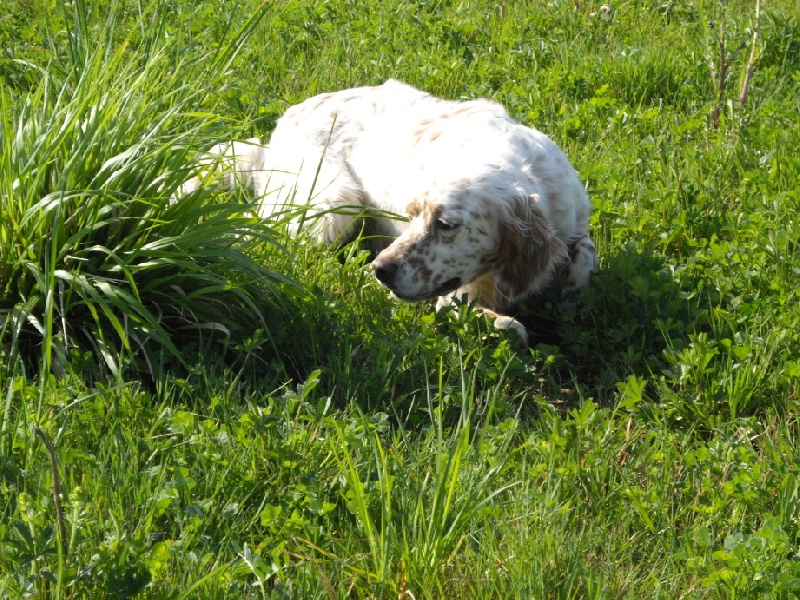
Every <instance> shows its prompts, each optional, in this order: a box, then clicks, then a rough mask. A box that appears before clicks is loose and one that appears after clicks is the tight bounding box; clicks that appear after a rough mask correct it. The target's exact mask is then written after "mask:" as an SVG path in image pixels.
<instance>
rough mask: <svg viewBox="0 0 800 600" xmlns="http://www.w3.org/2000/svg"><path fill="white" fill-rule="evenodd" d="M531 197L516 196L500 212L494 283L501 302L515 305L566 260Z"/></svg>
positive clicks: (544, 281)
mask: <svg viewBox="0 0 800 600" xmlns="http://www.w3.org/2000/svg"><path fill="white" fill-rule="evenodd" d="M568 258H569V255H568V251H567V246H566V244H564V242H563V241H561V239H560V238H559V237H558V236H556V234H555V232H554V231H553V228H552V227H551V225H550V222H549V221H548V220H547V217H546V216H545V215H544V213H543V212H542V210H541V209H540V208H539V207H538V206H537V205H536V202H535V198H524V197H523V198H519V199H517V200H516V201H515V202H514V203H513V205H512V206H511V207H510V208H509V209H506V210H503V211H502V214H501V215H500V241H499V244H498V249H497V257H496V269H495V285H496V286H497V291H498V292H499V294H500V298H499V299H498V300H500V299H502V302H503V303H507V304H515V303H517V302H518V301H520V300H522V299H523V298H524V297H526V296H528V295H530V294H532V293H533V292H535V291H537V290H539V289H541V288H542V287H543V286H544V285H546V284H547V282H548V280H549V278H550V276H551V275H552V274H553V270H554V269H555V267H556V266H557V265H558V264H559V263H561V262H563V261H566V260H568Z"/></svg>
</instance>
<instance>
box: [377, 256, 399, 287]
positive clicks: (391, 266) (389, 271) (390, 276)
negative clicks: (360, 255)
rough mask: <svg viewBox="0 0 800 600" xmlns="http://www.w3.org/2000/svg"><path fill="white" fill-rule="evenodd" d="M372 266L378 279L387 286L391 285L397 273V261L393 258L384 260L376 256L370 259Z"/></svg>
mask: <svg viewBox="0 0 800 600" xmlns="http://www.w3.org/2000/svg"><path fill="white" fill-rule="evenodd" d="M372 268H373V270H374V271H375V277H376V278H377V279H378V281H380V282H381V283H382V284H383V285H385V286H387V287H391V284H392V282H393V281H394V277H395V274H396V273H397V263H396V262H395V261H393V260H384V259H382V258H381V257H378V258H376V259H375V260H373V261H372Z"/></svg>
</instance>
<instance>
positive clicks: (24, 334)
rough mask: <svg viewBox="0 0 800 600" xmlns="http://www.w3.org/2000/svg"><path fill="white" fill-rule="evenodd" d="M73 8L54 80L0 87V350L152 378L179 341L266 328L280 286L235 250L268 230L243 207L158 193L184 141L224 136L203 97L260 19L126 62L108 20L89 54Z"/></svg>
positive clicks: (186, 151) (182, 155)
mask: <svg viewBox="0 0 800 600" xmlns="http://www.w3.org/2000/svg"><path fill="white" fill-rule="evenodd" d="M75 11H76V19H75V23H76V25H75V29H74V30H72V31H70V33H69V39H70V44H69V49H70V52H69V57H70V62H69V68H68V69H65V70H64V74H63V75H61V76H59V75H57V74H56V72H55V71H48V72H45V73H44V74H43V78H42V80H41V83H40V84H39V86H38V87H37V88H36V89H35V90H34V91H33V92H31V93H30V94H29V95H28V97H27V99H26V100H25V101H24V102H14V103H12V104H10V103H9V101H8V98H7V97H6V96H5V95H4V93H2V92H0V94H2V95H0V106H2V108H3V110H2V115H3V116H2V119H3V120H2V127H0V147H2V148H3V153H2V156H3V158H2V160H0V163H1V164H0V173H2V176H3V177H2V179H3V184H2V189H0V198H2V206H1V207H0V311H2V312H0V343H2V344H4V345H7V346H10V347H11V352H10V355H11V356H17V355H19V356H22V357H24V358H25V359H26V360H27V361H28V363H29V364H32V363H31V360H32V358H33V356H34V355H35V354H36V353H37V352H39V350H40V351H41V359H42V366H43V368H44V370H45V371H48V370H50V369H51V368H52V369H53V370H54V371H55V372H57V373H62V372H64V370H66V369H67V368H68V363H69V355H70V353H71V352H72V351H73V350H75V351H78V352H80V351H84V350H87V349H88V350H90V351H91V352H93V353H94V354H95V355H96V356H97V357H98V358H99V359H100V361H99V362H100V363H101V364H102V365H104V367H106V368H107V369H109V370H110V371H111V372H112V373H113V374H115V375H119V372H120V369H121V367H122V365H123V364H124V363H125V361H124V359H121V355H125V356H138V357H139V359H143V360H141V362H140V363H139V364H140V368H142V369H143V370H144V371H146V372H149V374H150V375H151V376H154V375H155V373H156V371H157V370H158V365H157V364H156V362H157V361H159V360H161V359H162V358H163V357H164V356H167V357H169V358H171V359H176V360H178V361H180V360H181V359H182V347H181V344H183V343H185V342H186V341H187V340H195V341H194V342H193V343H195V344H196V343H200V342H201V340H202V339H206V338H218V339H222V340H226V339H227V340H230V339H233V340H236V339H240V338H241V337H242V336H244V335H248V334H250V333H251V332H252V331H253V329H254V325H255V326H259V325H260V326H261V327H262V328H266V327H267V324H268V322H269V319H270V317H269V311H270V310H272V309H274V307H275V299H276V293H275V288H276V285H277V284H278V283H279V282H281V281H283V280H285V279H284V278H281V277H279V276H278V275H277V274H275V273H272V272H270V271H268V270H266V269H264V268H263V267H262V266H261V265H260V264H259V263H257V262H256V261H255V260H253V259H252V258H251V257H250V254H249V253H248V246H250V247H252V246H254V245H256V244H262V243H267V244H272V245H275V239H274V237H273V236H272V234H271V232H270V230H269V229H268V228H266V227H263V226H259V227H255V226H254V225H255V221H254V220H253V219H252V218H251V217H250V216H249V214H248V211H247V206H246V205H244V204H242V203H236V202H226V203H214V202H209V201H208V194H205V195H204V194H196V195H194V196H190V197H186V198H182V199H181V200H180V201H179V202H172V201H170V197H171V195H172V193H173V192H174V190H175V189H176V187H177V186H178V185H179V184H180V183H181V182H182V181H183V180H185V178H186V177H187V176H188V175H189V174H190V173H189V171H188V170H187V167H186V165H187V164H191V160H192V159H193V158H194V155H195V153H196V152H197V150H198V149H201V148H204V147H207V145H209V144H210V143H212V142H214V141H216V139H217V137H218V136H221V135H224V136H225V137H226V138H227V137H228V136H229V135H231V132H232V131H233V132H235V131H236V130H237V129H239V125H237V124H236V123H232V122H230V121H229V120H225V119H223V118H221V117H218V116H216V115H215V114H214V113H213V112H211V111H210V110H207V109H208V108H209V107H208V102H207V100H206V98H207V97H208V96H209V92H210V90H213V89H222V88H223V87H224V85H225V83H224V82H225V78H226V76H227V74H228V73H229V70H230V63H231V61H232V59H233V58H234V57H235V56H236V54H237V52H238V51H239V49H240V48H241V46H242V45H243V44H244V43H245V41H246V40H247V38H248V36H249V35H250V34H251V33H252V31H253V29H254V27H255V25H256V24H257V22H258V19H259V17H260V16H261V15H262V14H263V13H262V12H256V13H255V14H254V15H253V16H252V17H251V19H250V20H249V21H248V22H246V23H245V25H244V26H243V27H242V28H241V30H239V31H238V32H236V33H234V34H232V35H231V36H230V39H229V40H227V43H226V44H225V45H224V46H221V47H219V48H217V49H216V50H215V51H213V52H210V53H207V54H205V55H202V56H197V57H182V56H181V55H180V52H179V50H178V49H175V48H172V47H171V46H170V45H168V44H164V43H162V44H156V43H147V40H145V41H144V42H143V45H144V46H145V50H144V52H143V53H141V54H139V56H137V59H136V60H131V53H130V50H129V49H128V48H127V47H126V45H125V44H122V45H121V46H119V47H115V46H114V45H113V43H112V41H111V34H112V32H113V22H112V21H111V19H109V22H107V23H106V26H107V32H106V37H105V38H104V40H103V43H100V44H99V45H97V46H96V47H95V48H94V49H93V50H90V49H89V48H90V47H91V42H90V39H89V33H88V32H87V25H86V8H85V6H83V4H82V3H81V2H78V3H76V5H75ZM160 19H161V21H158V20H156V22H155V23H154V24H153V25H152V27H153V29H154V31H155V32H157V31H161V30H162V29H163V24H164V23H163V20H164V19H166V15H164V14H162V15H160ZM150 41H151V42H152V40H150ZM197 80H202V81H205V82H206V84H207V86H208V87H207V88H199V87H197V86H196V85H194V83H193V82H195V81H197ZM269 324H270V325H272V323H269Z"/></svg>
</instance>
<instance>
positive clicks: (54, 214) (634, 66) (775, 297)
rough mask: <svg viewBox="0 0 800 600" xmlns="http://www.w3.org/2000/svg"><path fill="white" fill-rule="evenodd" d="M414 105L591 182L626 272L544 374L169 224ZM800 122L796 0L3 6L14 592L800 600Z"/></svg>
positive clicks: (245, 222) (277, 254) (286, 246)
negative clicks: (318, 130)
mask: <svg viewBox="0 0 800 600" xmlns="http://www.w3.org/2000/svg"><path fill="white" fill-rule="evenodd" d="M390 77H394V78H397V79H401V80H403V81H405V82H407V83H409V84H412V85H415V86H417V87H420V88H423V89H425V90H427V91H429V92H431V93H434V94H436V95H438V96H442V97H447V98H475V97H490V98H493V99H495V100H497V101H499V102H501V103H502V104H503V105H505V106H506V107H507V109H508V111H509V112H510V114H511V115H512V116H513V117H514V118H516V119H517V120H519V121H521V122H523V123H527V124H530V125H534V126H536V127H537V128H539V129H541V130H542V131H544V132H546V133H547V134H548V135H550V136H551V137H552V138H553V139H555V140H556V141H557V142H558V143H559V144H560V145H561V146H562V147H563V149H564V150H565V152H566V153H567V155H568V156H569V157H570V159H571V161H572V162H573V164H574V165H575V167H576V169H577V170H578V172H579V173H580V175H581V178H582V179H583V180H584V181H585V183H586V186H587V189H588V190H589V194H590V197H591V200H592V204H593V206H594V212H593V215H592V221H591V232H590V233H591V236H592V238H593V239H594V240H595V242H596V244H597V247H598V252H599V255H600V265H601V269H600V271H599V272H598V273H597V274H596V275H595V277H594V278H593V281H592V285H591V287H590V288H589V289H587V290H585V291H583V292H581V294H580V296H579V298H577V300H576V302H574V303H572V304H571V305H569V306H562V305H561V304H560V302H559V301H558V296H557V293H556V292H555V291H552V292H547V293H544V294H542V295H541V297H537V298H535V299H532V300H531V302H529V303H528V305H526V306H525V307H523V312H522V315H521V317H520V318H521V319H522V320H523V321H524V322H525V323H526V324H527V325H528V326H529V328H530V331H531V335H532V339H533V341H534V343H533V345H532V347H531V348H530V349H529V350H522V349H520V347H519V344H518V341H517V339H516V338H515V335H514V334H513V333H511V334H506V333H505V332H502V331H497V330H495V329H494V328H493V327H492V324H491V322H490V321H488V320H487V319H486V318H485V317H482V316H480V315H478V314H476V313H475V312H474V311H472V310H470V307H469V306H466V305H459V306H458V307H456V309H455V310H451V311H442V312H439V313H436V312H435V311H434V307H433V306H432V305H430V304H419V305H408V304H402V303H398V302H396V301H393V300H392V299H390V298H389V297H388V295H387V293H386V292H385V290H384V289H383V288H381V287H380V285H379V284H378V283H377V282H376V281H375V280H374V278H373V276H372V270H371V269H370V267H369V259H370V257H369V255H368V253H367V252H366V250H364V244H363V243H362V242H363V240H354V241H353V242H352V243H349V244H347V245H344V246H337V247H319V246H315V245H314V244H312V243H311V242H310V241H309V240H308V239H303V237H302V236H301V237H300V238H298V239H291V238H289V237H288V236H287V235H286V233H285V231H284V229H285V225H286V222H287V220H288V219H290V218H291V217H292V215H291V214H286V215H281V216H280V217H278V218H276V219H275V220H274V221H271V222H262V221H259V220H258V218H257V217H256V216H255V213H254V211H253V210H252V209H253V206H252V200H253V199H252V198H249V197H248V196H247V195H246V193H244V192H243V191H239V190H236V191H233V192H231V193H214V192H213V191H212V190H203V191H201V192H200V193H198V194H194V195H192V196H189V197H187V198H186V199H185V201H181V202H179V203H173V202H170V196H171V195H172V193H173V192H174V191H175V189H176V188H177V187H178V186H179V185H180V184H181V182H183V181H184V180H185V179H186V178H187V177H188V176H189V175H190V174H191V173H192V169H193V165H194V164H196V163H195V162H194V161H195V160H196V158H197V156H198V153H199V152H202V151H203V150H204V149H207V148H209V147H211V146H212V145H213V144H215V143H218V142H220V141H222V140H227V139H232V138H240V137H251V136H255V135H257V136H261V137H264V138H268V136H269V132H270V131H271V129H272V127H273V126H274V123H275V121H276V119H277V118H278V117H279V116H280V114H282V112H283V111H284V110H285V109H286V108H287V107H288V106H290V105H291V104H294V103H297V102H300V101H302V100H303V99H305V98H307V97H309V96H311V95H314V94H317V93H320V92H323V91H332V90H337V89H342V88H346V87H351V86H358V85H372V84H379V83H382V82H383V81H385V80H386V79H388V78H390ZM798 89H800V11H798V7H797V3H796V1H795V0H774V1H772V2H763V5H762V3H761V2H760V0H747V1H740V0H735V1H731V2H727V1H723V0H674V1H672V0H664V1H659V2H645V1H644V0H618V2H616V3H614V6H613V10H607V9H605V8H601V2H599V0H598V1H596V2H590V1H587V0H554V1H552V2H544V1H542V2H539V1H531V2H515V1H513V0H505V1H504V0H499V1H498V0H495V1H493V2H489V1H487V0H463V1H458V0H428V1H422V0H420V1H417V2H402V1H400V0H386V1H383V2H378V1H369V2H356V1H354V0H340V1H330V0H308V1H300V0H275V1H274V2H264V3H259V2H256V1H255V0H233V1H230V2H211V1H209V0H194V1H190V2H178V1H168V0H157V1H155V2H152V3H149V4H143V3H141V2H133V1H130V0H118V1H116V2H111V1H108V0H101V1H98V2H92V3H89V2H85V0H75V1H74V2H71V3H59V2H55V0H10V2H8V1H7V2H6V3H5V4H4V7H3V9H2V12H0V398H2V401H0V415H1V416H2V421H1V424H0V515H2V517H1V518H0V596H3V597H12V598H17V597H20V598H21V597H34V596H36V597H44V598H98V597H134V596H136V597H140V598H170V599H172V598H259V597H261V598H367V597H369V598H392V599H395V598H408V599H409V600H413V599H415V598H416V599H421V598H525V599H529V598H647V599H652V598H668V599H675V598H692V599H694V598H792V597H797V595H799V594H800V454H798V451H797V449H796V446H797V442H798V437H799V436H800V424H798V409H800V397H799V394H798V392H800V341H798V339H797V335H796V332H797V331H798V330H800V304H799V303H798V293H797V281H798V278H799V277H800V251H799V249H798V235H799V234H798V230H799V228H798V224H797V219H798V217H797V215H798V209H800V187H798V180H800V157H799V156H798V148H800V94H798ZM743 92H744V93H743Z"/></svg>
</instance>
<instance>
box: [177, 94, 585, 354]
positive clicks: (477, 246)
mask: <svg viewBox="0 0 800 600" xmlns="http://www.w3.org/2000/svg"><path fill="white" fill-rule="evenodd" d="M204 162H206V163H207V164H214V165H216V166H217V171H218V172H219V173H221V174H222V176H223V179H224V182H225V184H226V185H227V186H228V187H231V186H233V185H234V184H236V183H242V184H246V185H249V186H250V188H251V189H252V191H253V193H254V194H255V196H256V197H257V198H258V201H259V203H260V204H259V206H260V213H261V216H263V217H264V218H269V217H270V216H272V215H274V214H275V213H276V212H277V211H282V210H284V209H285V208H286V207H287V205H292V206H296V205H298V204H304V205H307V210H306V211H304V213H303V214H302V216H301V217H298V218H297V219H295V220H294V221H293V223H292V229H293V231H294V232H296V231H297V230H298V229H299V228H300V227H301V226H307V227H309V228H310V229H311V232H312V233H313V235H314V236H315V237H316V238H317V239H318V240H319V241H321V242H325V243H330V242H334V241H337V240H341V239H343V238H345V237H347V236H348V235H351V234H352V233H354V232H355V230H356V227H357V226H358V224H359V223H360V222H361V219H362V217H364V216H371V217H372V218H369V219H368V220H367V227H368V228H369V229H368V231H369V232H370V234H371V235H374V236H375V237H374V238H372V239H374V240H378V241H379V243H380V242H381V241H382V244H381V245H379V246H378V248H377V250H382V251H380V253H379V254H378V255H377V257H376V258H375V259H374V261H373V262H372V268H373V269H374V270H375V276H376V277H377V279H378V280H379V281H380V282H381V283H382V284H383V285H385V286H386V287H387V288H389V290H391V293H392V294H393V295H394V296H395V297H397V298H399V299H401V300H405V301H409V302H413V301H418V300H425V299H429V298H437V297H438V298H439V302H438V304H439V305H440V306H441V305H443V304H446V303H448V302H449V301H450V300H451V299H452V298H453V297H462V296H466V297H467V298H468V299H469V300H474V301H476V303H477V305H478V306H479V307H481V308H482V309H483V310H484V312H487V313H489V314H490V315H491V316H493V317H495V319H496V320H495V324H496V326H497V327H500V328H509V327H510V328H513V329H515V330H516V331H517V332H518V333H519V334H520V336H521V337H522V339H523V341H524V342H525V343H527V334H526V331H525V328H524V327H523V326H522V325H521V324H520V323H519V322H517V321H516V320H514V319H513V318H512V317H509V316H505V315H504V314H503V313H507V312H508V311H512V310H513V309H514V307H515V306H516V305H518V304H519V303H520V302H521V301H522V300H523V299H525V298H526V297H527V296H530V295H531V294H533V293H535V292H536V291H537V290H540V289H541V288H542V287H543V286H544V285H546V283H547V282H548V281H549V280H550V278H551V275H552V274H553V272H554V269H555V268H556V267H557V265H559V264H560V263H566V262H568V261H569V270H568V275H567V277H566V280H565V282H564V284H563V287H562V291H563V292H564V293H566V292H570V291H572V290H574V289H576V288H578V287H581V286H584V285H586V284H587V283H588V282H589V278H590V275H591V273H592V271H594V270H595V268H596V266H597V254H596V251H595V246H594V244H593V243H592V241H591V239H590V238H589V235H588V219H589V199H588V196H587V194H586V191H585V190H584V187H583V185H582V184H581V181H580V179H579V178H578V175H577V173H576V172H575V170H574V169H573V168H572V166H571V165H570V163H569V161H568V160H567V158H566V156H565V155H564V153H563V152H562V151H561V150H560V149H559V147H558V146H557V145H556V144H555V143H554V142H553V141H552V140H550V139H549V138H548V137H547V136H545V135H544V134H543V133H541V132H539V131H537V130H535V129H532V128H530V127H525V126H524V125H520V124H518V123H516V122H515V121H513V120H512V119H511V117H509V116H508V114H507V113H506V111H505V110H504V109H503V107H501V106H500V105H499V104H497V103H495V102H492V101H489V100H469V101H464V102H459V101H450V100H441V99H438V98H434V97H433V96H431V95H429V94H426V93H424V92H421V91H419V90H416V89H414V88H412V87H410V86H407V85H405V84H402V83H400V82H398V81H394V80H389V81H387V82H386V83H385V84H383V85H381V86H377V87H364V88H355V89H350V90H344V91H341V92H334V93H329V94H321V95H319V96H315V97H313V98H310V99H308V100H306V101H305V102H303V103H301V104H298V105H297V106H293V107H291V108H290V109H289V110H287V111H286V113H285V114H284V115H283V117H281V119H280V120H279V121H278V123H277V126H276V128H275V131H274V132H273V133H272V137H271V139H270V141H269V144H268V145H266V146H264V145H262V144H261V143H260V142H259V140H257V139H253V140H248V141H246V142H235V143H231V144H223V145H220V146H217V147H216V148H214V149H212V150H211V151H210V153H209V154H208V155H207V157H206V159H205V160H204ZM201 182H202V177H199V178H195V179H192V180H190V181H188V182H187V183H186V184H185V185H184V186H183V188H182V192H181V193H188V192H191V191H193V190H195V189H197V187H198V186H199V185H200V184H201ZM370 213H371V215H370ZM398 215H399V216H401V217H402V218H398Z"/></svg>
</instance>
